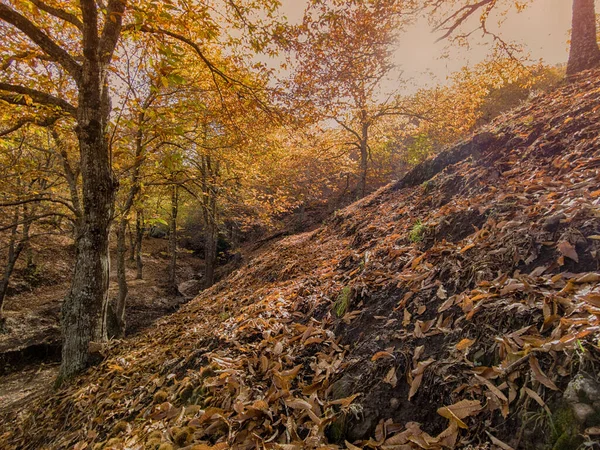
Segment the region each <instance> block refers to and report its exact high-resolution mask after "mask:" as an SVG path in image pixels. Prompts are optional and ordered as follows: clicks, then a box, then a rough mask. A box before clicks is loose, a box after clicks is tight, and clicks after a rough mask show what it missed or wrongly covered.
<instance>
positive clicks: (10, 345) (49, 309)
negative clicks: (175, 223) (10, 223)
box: [0, 238, 202, 414]
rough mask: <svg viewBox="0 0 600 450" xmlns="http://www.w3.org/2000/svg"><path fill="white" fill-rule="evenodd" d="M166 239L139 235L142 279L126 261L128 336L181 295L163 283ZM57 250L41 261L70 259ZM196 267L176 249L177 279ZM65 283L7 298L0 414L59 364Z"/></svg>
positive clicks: (48, 378)
mask: <svg viewBox="0 0 600 450" xmlns="http://www.w3.org/2000/svg"><path fill="white" fill-rule="evenodd" d="M167 245H168V242H167V240H163V239H154V238H147V239H145V240H144V248H143V253H144V279H142V280H136V279H135V276H136V269H135V263H134V262H131V261H129V260H128V261H127V281H128V286H129V295H128V304H127V321H128V323H127V325H128V326H127V338H130V337H131V336H134V335H136V334H139V333H140V332H142V331H144V330H145V329H147V328H148V327H149V326H151V325H152V324H153V323H154V322H155V321H156V320H157V319H159V318H161V317H163V316H165V315H167V314H170V313H172V312H174V311H175V310H176V309H177V308H178V307H179V306H180V305H181V304H182V303H184V302H185V301H186V299H184V298H182V297H180V296H174V295H172V294H170V293H169V292H168V291H167V289H166V281H167V266H168V262H169V258H168V254H167ZM114 253H115V252H114V251H113V252H112V254H111V256H112V257H113V258H114ZM56 255H57V257H56V260H55V261H50V260H47V261H45V262H44V266H48V265H61V264H67V265H70V263H71V257H70V256H69V255H67V252H66V251H64V249H56ZM54 268H55V267H53V269H54ZM201 269H202V260H201V259H199V258H197V257H195V256H193V255H191V254H189V253H187V252H185V251H180V252H179V254H178V269H177V274H178V280H179V282H180V283H181V282H184V281H187V280H190V279H193V278H196V277H197V274H198V273H200V272H201ZM68 287H69V279H68V277H67V278H64V279H62V280H60V281H59V282H58V283H55V284H51V285H43V286H39V287H37V288H35V289H32V290H30V291H27V292H22V293H19V294H17V295H14V296H12V297H9V298H8V299H7V304H6V310H5V312H6V317H7V323H8V333H7V334H0V362H1V363H2V364H0V414H4V413H6V412H8V411H11V410H14V409H15V408H20V407H22V406H24V405H25V404H26V403H29V402H30V401H32V400H33V399H35V398H36V397H38V396H39V395H40V394H42V393H44V392H45V391H47V390H49V389H51V388H52V384H53V382H54V380H55V379H56V376H57V374H58V368H59V365H60V328H59V320H60V307H61V304H62V299H63V298H64V295H65V294H66V292H67V290H68ZM117 292H118V286H117V283H116V273H115V264H114V263H113V264H112V265H111V284H110V289H109V297H110V298H114V297H116V295H117Z"/></svg>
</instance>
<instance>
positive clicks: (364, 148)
mask: <svg viewBox="0 0 600 450" xmlns="http://www.w3.org/2000/svg"><path fill="white" fill-rule="evenodd" d="M368 169H369V125H368V124H367V123H363V124H362V134H361V139H360V174H359V179H358V198H359V199H360V198H363V197H364V196H365V195H366V193H367V171H368Z"/></svg>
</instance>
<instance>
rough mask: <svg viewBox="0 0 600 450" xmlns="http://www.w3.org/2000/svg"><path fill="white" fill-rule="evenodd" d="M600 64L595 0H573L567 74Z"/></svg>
mask: <svg viewBox="0 0 600 450" xmlns="http://www.w3.org/2000/svg"><path fill="white" fill-rule="evenodd" d="M599 65H600V49H599V48H598V42H597V35H596V11H595V5H594V0H573V27H572V36H571V50H570V53H569V63H568V65H567V75H573V74H576V73H578V72H581V71H583V70H587V69H593V68H594V67H598V66H599Z"/></svg>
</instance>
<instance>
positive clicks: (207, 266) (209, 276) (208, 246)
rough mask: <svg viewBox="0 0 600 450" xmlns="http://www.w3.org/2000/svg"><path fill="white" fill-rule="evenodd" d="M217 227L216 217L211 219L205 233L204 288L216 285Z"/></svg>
mask: <svg viewBox="0 0 600 450" xmlns="http://www.w3.org/2000/svg"><path fill="white" fill-rule="evenodd" d="M217 239H218V233H217V226H216V220H215V217H209V218H208V220H207V221H206V224H205V233H204V288H206V289H208V288H209V287H211V286H212V285H213V284H215V269H216V267H217Z"/></svg>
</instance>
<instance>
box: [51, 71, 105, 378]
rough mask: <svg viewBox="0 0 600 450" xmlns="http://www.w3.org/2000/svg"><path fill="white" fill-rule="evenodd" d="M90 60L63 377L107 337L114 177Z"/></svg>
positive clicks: (81, 113) (83, 97)
mask: <svg viewBox="0 0 600 450" xmlns="http://www.w3.org/2000/svg"><path fill="white" fill-rule="evenodd" d="M91 65H92V67H91V68H87V69H88V70H87V71H85V70H84V75H83V76H84V82H83V83H82V85H81V86H80V94H79V108H78V110H77V123H78V125H77V128H76V131H77V137H78V140H79V149H80V154H81V174H82V182H83V214H82V220H81V225H80V228H79V230H78V234H77V238H76V246H77V254H76V258H75V271H74V274H73V278H72V282H71V289H70V291H69V293H68V294H67V297H66V298H65V301H64V303H63V310H62V313H63V314H62V327H63V348H62V365H61V370H60V379H62V380H64V379H67V378H70V377H71V376H73V375H75V374H76V373H78V372H80V371H82V370H83V369H85V368H86V366H87V365H88V362H89V356H90V352H89V347H90V343H91V342H102V341H104V340H106V338H107V332H106V311H107V307H108V282H109V250H108V242H109V231H110V224H111V220H112V217H113V208H114V201H115V188H116V183H115V180H114V179H113V174H112V170H111V163H110V158H109V148H108V141H107V138H106V134H105V126H106V120H107V118H108V100H107V99H105V100H104V101H103V96H104V95H107V93H104V95H103V93H102V89H100V87H101V86H103V84H104V83H103V80H101V79H100V77H101V73H102V71H100V70H96V69H98V68H97V67H96V69H94V67H93V64H91ZM105 89H106V90H107V89H108V87H107V86H105Z"/></svg>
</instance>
